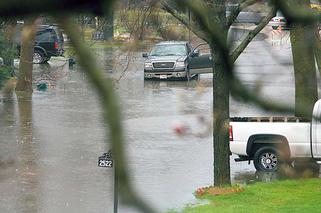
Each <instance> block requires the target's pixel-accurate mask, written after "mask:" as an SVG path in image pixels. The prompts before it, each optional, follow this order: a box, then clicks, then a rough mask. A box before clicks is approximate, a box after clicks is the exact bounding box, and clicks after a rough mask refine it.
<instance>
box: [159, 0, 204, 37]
mask: <svg viewBox="0 0 321 213" xmlns="http://www.w3.org/2000/svg"><path fill="white" fill-rule="evenodd" d="M161 4H162V7H163V10H165V11H166V12H168V13H170V14H171V15H172V16H173V17H174V18H176V19H177V20H178V21H179V22H181V23H182V24H184V26H186V27H187V28H188V29H189V30H191V31H192V32H193V33H194V34H195V35H196V36H198V37H199V38H201V39H203V40H204V41H206V42H209V40H208V37H209V35H206V34H205V32H204V31H202V30H201V29H199V27H197V26H196V25H195V23H194V25H193V24H191V23H190V22H189V20H188V17H187V16H186V15H185V14H182V13H179V12H178V11H176V10H175V9H174V8H173V7H171V6H170V5H169V4H168V2H165V1H164V2H162V3H161Z"/></svg>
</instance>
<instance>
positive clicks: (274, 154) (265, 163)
mask: <svg viewBox="0 0 321 213" xmlns="http://www.w3.org/2000/svg"><path fill="white" fill-rule="evenodd" d="M254 166H255V169H256V170H257V171H265V172H273V171H276V170H278V168H279V166H280V153H279V151H278V150H277V149H276V148H274V147H267V146H265V147H262V148H260V149H258V150H257V151H256V152H255V154H254Z"/></svg>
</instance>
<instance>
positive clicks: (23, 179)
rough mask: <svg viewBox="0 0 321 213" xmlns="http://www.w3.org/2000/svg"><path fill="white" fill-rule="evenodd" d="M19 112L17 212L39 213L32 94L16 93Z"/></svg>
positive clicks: (36, 147)
mask: <svg viewBox="0 0 321 213" xmlns="http://www.w3.org/2000/svg"><path fill="white" fill-rule="evenodd" d="M17 100H18V110H19V127H18V138H17V141H18V143H19V145H18V155H17V161H18V165H17V179H18V190H19V192H18V193H17V195H18V197H17V201H18V202H17V203H18V210H23V211H24V212H40V209H39V205H38V204H39V194H40V188H39V174H38V165H37V162H38V161H39V160H38V155H39V153H38V144H37V143H36V141H35V138H34V137H33V120H32V93H25V92H19V93H17Z"/></svg>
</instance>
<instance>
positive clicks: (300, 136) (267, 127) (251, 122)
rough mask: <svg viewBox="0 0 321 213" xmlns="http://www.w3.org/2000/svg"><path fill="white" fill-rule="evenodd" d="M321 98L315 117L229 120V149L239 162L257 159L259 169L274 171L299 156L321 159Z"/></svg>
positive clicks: (240, 118) (235, 118) (255, 162)
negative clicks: (283, 163)
mask: <svg viewBox="0 0 321 213" xmlns="http://www.w3.org/2000/svg"><path fill="white" fill-rule="evenodd" d="M320 119H321V100H319V101H317V102H316V103H315V105H314V109H313V119H312V121H308V120H306V119H303V118H299V117H234V118H231V119H230V150H231V152H232V153H234V154H236V155H238V156H239V158H237V159H236V161H250V160H253V161H254V166H255V168H256V169H257V170H260V171H275V170H277V169H278V168H279V165H280V162H288V163H289V162H292V161H293V160H295V159H299V158H310V159H312V160H313V161H316V162H318V161H321V120H320Z"/></svg>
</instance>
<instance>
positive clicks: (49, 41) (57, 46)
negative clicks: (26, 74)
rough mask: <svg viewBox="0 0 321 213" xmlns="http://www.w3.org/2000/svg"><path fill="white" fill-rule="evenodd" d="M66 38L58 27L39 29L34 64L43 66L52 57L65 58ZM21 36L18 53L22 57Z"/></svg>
mask: <svg viewBox="0 0 321 213" xmlns="http://www.w3.org/2000/svg"><path fill="white" fill-rule="evenodd" d="M63 46H64V38H63V35H62V33H61V31H60V30H59V29H58V27H56V26H50V25H40V26H38V28H37V32H36V38H35V48H34V54H33V63H35V64H42V63H45V62H47V61H49V60H50V58H51V57H52V56H63V53H64V49H63ZM20 48H21V34H20V35H18V52H19V55H20Z"/></svg>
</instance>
